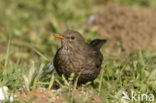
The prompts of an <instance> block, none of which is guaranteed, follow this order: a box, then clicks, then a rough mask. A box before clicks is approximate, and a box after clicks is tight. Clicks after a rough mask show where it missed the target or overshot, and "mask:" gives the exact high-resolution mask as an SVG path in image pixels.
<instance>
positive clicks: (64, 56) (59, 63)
mask: <svg viewBox="0 0 156 103" xmlns="http://www.w3.org/2000/svg"><path fill="white" fill-rule="evenodd" d="M54 36H55V37H56V38H59V39H61V47H60V48H59V49H58V50H57V52H56V54H55V56H54V59H53V64H54V68H55V70H56V72H57V73H58V74H59V75H60V76H62V75H64V76H65V78H66V79H68V78H69V77H70V75H71V74H72V73H73V74H74V76H75V77H74V81H76V79H75V78H78V79H77V83H78V84H84V83H86V82H89V81H91V82H92V81H94V80H95V79H96V77H97V76H98V75H99V73H100V70H101V64H102V61H103V55H102V53H101V52H100V48H101V47H102V46H103V44H104V43H106V41H107V40H106V39H95V40H92V41H91V42H90V43H86V42H85V39H84V38H83V36H82V35H81V34H80V33H79V32H77V31H75V30H66V31H65V32H63V33H60V34H59V33H58V34H54Z"/></svg>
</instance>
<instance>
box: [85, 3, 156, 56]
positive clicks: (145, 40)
mask: <svg viewBox="0 0 156 103" xmlns="http://www.w3.org/2000/svg"><path fill="white" fill-rule="evenodd" d="M93 26H95V27H97V32H98V33H99V34H100V37H102V38H108V39H109V42H108V52H110V51H111V53H116V52H119V51H120V52H122V53H128V54H129V53H130V52H132V51H134V50H138V49H140V48H141V49H148V48H153V49H154V50H156V11H152V10H149V9H146V8H131V7H126V6H118V5H116V4H112V3H109V4H107V5H106V6H105V7H104V8H103V9H101V10H100V11H99V12H98V14H97V17H96V18H95V19H94V20H92V22H90V23H89V26H88V28H91V27H93Z"/></svg>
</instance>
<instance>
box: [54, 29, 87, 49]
mask: <svg viewBox="0 0 156 103" xmlns="http://www.w3.org/2000/svg"><path fill="white" fill-rule="evenodd" d="M55 37H56V38H59V39H61V45H62V47H63V48H65V49H83V47H85V46H83V45H86V44H85V40H84V38H83V37H82V36H81V34H80V33H79V32H77V31H74V30H67V31H65V32H63V33H61V34H55Z"/></svg>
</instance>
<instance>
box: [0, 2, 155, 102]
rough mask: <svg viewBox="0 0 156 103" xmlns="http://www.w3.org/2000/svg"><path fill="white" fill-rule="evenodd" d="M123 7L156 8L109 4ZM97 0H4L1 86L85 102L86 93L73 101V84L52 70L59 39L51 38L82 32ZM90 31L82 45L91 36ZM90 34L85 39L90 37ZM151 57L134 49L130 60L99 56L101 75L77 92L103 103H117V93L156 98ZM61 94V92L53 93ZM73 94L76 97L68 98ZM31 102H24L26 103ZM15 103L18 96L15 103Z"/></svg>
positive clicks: (0, 31) (96, 7)
mask: <svg viewBox="0 0 156 103" xmlns="http://www.w3.org/2000/svg"><path fill="white" fill-rule="evenodd" d="M113 1H114V2H117V3H119V4H122V5H132V6H136V5H137V6H146V7H149V8H153V9H154V8H155V4H156V3H155V1H154V0H149V1H146V0H140V1H138V0H134V1H132V0H127V1H125V0H113ZM99 2H100V1H94V0H88V1H83V0H79V1H76V0H75V1H74V0H33V1H28V0H22V1H20V0H3V1H1V3H0V14H1V15H0V20H1V22H0V86H8V88H9V90H10V92H11V93H13V94H14V93H17V92H18V91H19V89H21V88H24V90H26V91H31V90H33V89H35V88H39V87H42V88H47V89H49V90H51V89H56V88H62V89H65V90H67V95H66V96H65V100H66V101H65V102H66V103H71V102H76V103H77V102H79V103H87V102H88V103H89V102H90V101H91V97H90V95H89V94H88V95H87V97H88V99H87V100H86V99H85V98H83V97H85V95H86V94H83V95H84V96H83V97H82V98H81V99H80V100H77V99H76V98H75V96H76V94H75V92H76V91H75V89H76V88H77V86H76V85H72V84H71V83H68V82H67V81H66V80H64V79H63V78H61V77H59V76H58V75H57V73H56V72H55V70H53V66H52V58H53V56H54V54H55V52H56V50H57V48H58V40H57V39H55V38H54V37H53V36H52V35H51V34H52V33H56V32H62V31H64V30H66V29H68V28H72V29H76V30H78V31H80V32H82V33H83V32H84V31H83V30H84V28H83V26H82V25H83V24H84V23H85V22H86V21H87V19H88V18H89V17H90V16H91V15H93V14H94V13H96V12H97V11H98V10H99V9H100V7H101V6H103V4H102V3H103V1H102V3H99ZM94 29H96V28H91V29H90V31H89V32H88V33H87V34H86V36H85V37H86V41H90V40H92V39H93V38H94V37H95V36H96V32H95V31H94ZM89 34H90V35H89ZM155 68H156V53H154V52H152V51H150V50H145V51H142V50H138V51H136V52H133V53H132V54H131V55H130V56H123V55H120V54H118V55H116V56H114V57H112V56H111V57H110V56H108V55H106V54H104V62H103V65H102V71H101V74H100V75H99V76H98V78H97V79H96V80H95V81H94V82H95V87H88V85H89V84H85V85H83V86H80V87H79V88H80V90H81V91H83V92H84V91H86V89H87V88H89V91H88V92H89V93H90V94H92V95H93V96H94V95H98V96H99V97H100V98H101V100H102V102H105V103H108V102H113V103H114V102H120V99H121V96H122V92H121V91H123V90H124V91H127V92H130V91H131V90H133V91H135V92H136V93H152V94H154V95H155V96H156V82H155V78H156V70H155ZM58 90H60V89H58ZM73 94H75V95H73ZM31 101H33V98H32V100H25V103H31ZM18 102H19V103H20V102H21V99H20V98H19V97H17V98H16V99H15V103H18Z"/></svg>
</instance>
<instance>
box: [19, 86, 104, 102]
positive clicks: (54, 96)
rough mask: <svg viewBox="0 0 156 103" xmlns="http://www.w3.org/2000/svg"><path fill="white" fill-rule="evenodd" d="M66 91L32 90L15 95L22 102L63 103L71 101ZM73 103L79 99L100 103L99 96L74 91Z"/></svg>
mask: <svg viewBox="0 0 156 103" xmlns="http://www.w3.org/2000/svg"><path fill="white" fill-rule="evenodd" d="M67 93H68V92H67V91H63V90H48V89H41V88H39V89H34V90H32V91H30V92H24V91H21V92H19V93H18V94H17V95H20V97H21V98H22V102H24V101H29V102H30V101H32V102H31V103H64V102H65V101H66V100H68V101H69V100H71V97H70V96H69V97H70V98H69V97H68V96H67V95H69V93H68V94H67ZM73 99H74V101H75V102H76V103H79V102H80V100H81V99H83V101H84V102H89V103H101V101H102V100H101V98H100V96H95V95H93V94H91V93H90V92H89V90H86V91H82V90H79V89H77V90H75V92H74V97H73Z"/></svg>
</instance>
